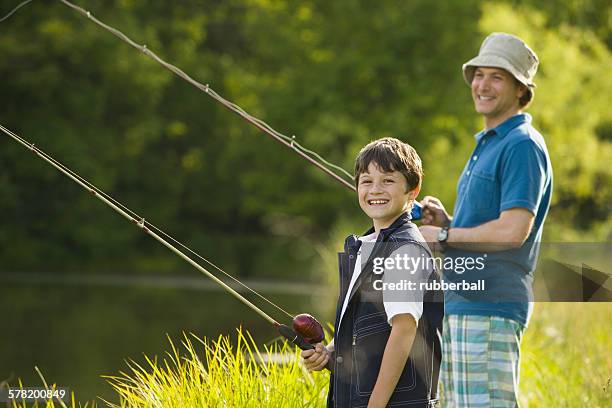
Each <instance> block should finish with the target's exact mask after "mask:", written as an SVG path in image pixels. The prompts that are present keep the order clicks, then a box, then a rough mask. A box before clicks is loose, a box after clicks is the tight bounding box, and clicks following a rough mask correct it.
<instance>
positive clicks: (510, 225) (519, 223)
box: [420, 208, 534, 252]
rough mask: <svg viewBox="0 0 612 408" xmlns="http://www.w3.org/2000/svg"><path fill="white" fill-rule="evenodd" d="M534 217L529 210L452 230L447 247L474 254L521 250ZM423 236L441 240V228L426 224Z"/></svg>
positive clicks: (510, 210) (513, 209) (518, 209)
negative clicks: (474, 225)
mask: <svg viewBox="0 0 612 408" xmlns="http://www.w3.org/2000/svg"><path fill="white" fill-rule="evenodd" d="M533 221H534V215H533V213H532V212H531V211H529V210H527V209H526V208H511V209H509V210H505V211H502V213H501V214H500V216H499V218H498V219H496V220H492V221H489V222H486V223H484V224H481V225H478V226H476V227H472V228H451V229H450V230H449V233H448V239H447V240H446V242H447V244H448V245H449V246H451V247H453V248H459V249H466V250H473V251H489V252H495V251H504V250H508V249H513V248H519V247H520V246H521V245H523V244H524V243H525V240H526V239H527V237H529V233H530V232H531V228H532V227H533ZM420 230H421V234H423V237H424V238H425V240H426V241H427V242H428V243H432V242H433V243H436V242H437V241H438V233H439V232H440V227H435V226H432V225H424V226H422V227H421V228H420Z"/></svg>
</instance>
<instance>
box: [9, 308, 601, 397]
mask: <svg viewBox="0 0 612 408" xmlns="http://www.w3.org/2000/svg"><path fill="white" fill-rule="evenodd" d="M610 345H612V304H609V303H590V304H581V303H540V304H537V305H536V310H535V313H534V316H533V319H532V321H531V323H530V327H529V329H528V330H527V332H526V334H525V337H524V339H523V345H522V364H521V402H522V405H523V407H583V406H585V407H586V406H589V407H600V408H603V407H610V406H612V380H611V378H612V353H610ZM271 353H274V354H275V355H284V356H286V357H287V358H286V360H285V361H284V362H283V363H282V364H278V363H275V362H272V361H267V362H261V361H263V360H264V356H266V355H268V354H271ZM128 367H129V370H128V371H127V372H122V373H120V374H119V375H117V376H112V377H106V378H107V380H108V381H109V383H110V384H111V386H112V387H113V388H114V389H115V391H116V392H117V394H118V400H119V403H118V404H111V403H107V402H105V401H103V402H100V403H99V405H108V406H111V407H164V408H172V407H217V406H225V407H262V406H265V407H323V406H325V399H326V394H327V382H328V378H329V376H328V374H327V373H315V374H314V375H312V374H310V373H308V372H306V371H305V370H304V369H303V367H302V366H301V365H300V364H299V351H297V350H296V349H294V348H291V347H288V346H287V345H286V344H279V343H274V344H272V345H271V346H263V347H258V346H257V345H256V344H255V342H254V341H253V339H252V338H251V337H250V335H249V334H248V333H243V332H242V331H240V330H239V331H238V337H237V339H235V340H234V341H232V340H230V338H229V337H227V336H220V337H219V338H218V339H217V340H215V341H210V340H206V339H204V340H200V339H198V338H196V337H195V336H187V335H186V336H184V338H183V339H182V341H181V344H180V345H179V346H178V347H177V345H176V344H175V343H174V342H173V341H172V340H170V351H169V352H168V353H166V355H165V357H164V358H161V359H157V358H154V359H151V358H146V357H145V361H144V362H143V363H142V364H138V363H136V362H135V361H130V362H128ZM89 404H91V403H89ZM89 404H88V405H87V406H90V407H91V406H92V405H89ZM37 406H38V405H34V407H37ZM67 406H68V407H70V408H76V407H79V406H83V407H85V406H86V405H79V404H78V403H76V402H75V401H74V396H73V401H72V403H71V404H67ZM13 407H14V408H25V404H21V405H20V404H14V405H13ZM40 407H46V408H57V407H59V405H57V404H55V405H54V404H53V403H51V402H49V403H45V404H40Z"/></svg>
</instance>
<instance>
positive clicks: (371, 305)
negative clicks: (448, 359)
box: [327, 214, 444, 408]
mask: <svg viewBox="0 0 612 408" xmlns="http://www.w3.org/2000/svg"><path fill="white" fill-rule="evenodd" d="M372 232H373V231H372V230H371V231H368V232H366V234H364V235H367V234H370V233H372ZM407 242H412V243H416V244H418V245H421V246H422V247H423V248H424V249H425V250H426V251H427V253H429V254H430V251H429V248H428V247H427V244H426V243H425V242H424V241H423V238H422V236H421V234H420V233H419V231H418V228H417V227H416V226H415V225H414V224H413V223H411V222H410V216H409V215H408V214H402V215H401V216H400V217H399V218H398V219H397V220H395V222H394V223H393V224H392V225H391V226H390V227H389V228H386V229H383V230H381V231H380V234H379V236H378V239H377V241H376V244H375V248H374V250H373V251H372V254H371V256H370V259H369V260H368V262H367V263H366V264H364V267H363V269H362V273H361V275H360V277H359V279H358V280H357V282H356V283H355V285H354V286H353V289H352V290H351V294H349V296H351V297H350V300H349V303H348V306H347V309H346V311H345V314H344V317H343V321H342V325H341V327H340V329H339V331H338V332H336V333H335V334H334V345H335V353H334V356H333V358H334V361H333V367H334V370H333V373H332V375H331V378H330V389H329V395H328V401H327V402H328V407H351V408H357V407H366V406H367V404H368V400H369V398H370V395H371V394H372V390H373V388H374V385H375V383H376V379H377V377H378V373H379V371H380V365H381V362H382V357H383V354H384V350H385V346H386V344H387V340H388V338H389V334H390V333H391V326H390V325H389V324H388V323H387V315H386V313H385V309H384V305H383V297H382V291H380V290H374V289H373V286H372V285H373V281H374V280H376V279H379V278H380V276H374V274H373V272H372V259H373V258H374V257H380V256H389V255H390V254H391V253H392V252H393V251H394V250H395V249H397V248H399V247H400V246H401V245H403V244H405V243H407ZM360 245H361V242H360V241H359V240H358V239H357V237H356V236H354V235H351V236H349V237H347V239H346V240H345V243H344V252H343V253H340V254H338V255H339V269H340V296H339V297H338V306H337V309H336V324H335V327H336V328H338V323H339V317H340V312H341V310H342V305H343V302H344V298H345V296H346V295H347V291H348V286H349V283H350V280H351V277H352V274H353V270H354V268H355V261H356V259H357V251H358V250H359V248H360ZM430 280H439V276H438V274H437V273H434V274H432V275H431V277H430ZM443 316H444V303H443V294H442V292H441V291H427V292H425V294H424V302H423V315H422V316H421V318H420V319H419V322H418V328H417V333H416V337H415V340H414V343H413V346H412V350H411V352H410V355H409V357H408V361H407V362H406V366H405V367H404V371H403V372H402V374H401V376H400V379H399V382H398V384H397V385H396V388H395V391H394V393H393V395H392V396H391V399H390V400H389V404H388V406H390V407H410V408H412V407H415V408H416V407H430V406H432V405H431V404H432V403H433V402H435V401H436V400H437V385H438V376H439V369H440V358H441V336H442V318H443Z"/></svg>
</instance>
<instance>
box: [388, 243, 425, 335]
mask: <svg viewBox="0 0 612 408" xmlns="http://www.w3.org/2000/svg"><path fill="white" fill-rule="evenodd" d="M389 258H390V259H392V260H393V262H389V264H392V265H393V268H387V267H385V271H384V274H383V277H382V280H383V284H384V285H385V286H384V287H383V305H384V308H385V313H386V314H387V322H388V323H389V325H392V319H393V317H394V316H396V315H399V314H406V313H407V314H410V315H412V317H414V321H415V323H416V324H417V325H418V322H419V319H420V318H421V315H422V314H423V293H424V290H423V288H422V286H421V283H422V282H427V279H428V278H429V276H430V274H431V272H433V270H434V262H433V258H431V256H430V255H429V254H428V252H427V251H425V249H424V248H422V247H421V246H420V245H418V244H415V243H406V244H405V245H403V246H402V247H400V248H398V249H397V250H395V251H394V252H393V253H392V254H391V255H390V256H389ZM385 266H387V265H385Z"/></svg>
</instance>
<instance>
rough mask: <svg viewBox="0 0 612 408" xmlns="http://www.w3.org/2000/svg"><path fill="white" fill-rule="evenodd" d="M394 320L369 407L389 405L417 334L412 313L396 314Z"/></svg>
mask: <svg viewBox="0 0 612 408" xmlns="http://www.w3.org/2000/svg"><path fill="white" fill-rule="evenodd" d="M392 322H393V326H391V334H390V335H389V340H387V345H386V347H385V352H384V354H383V359H382V363H381V365H380V371H379V373H378V378H377V379H376V385H374V390H373V391H372V395H371V396H370V401H369V403H368V408H375V407H386V406H387V403H388V402H389V398H391V395H392V394H393V391H395V387H396V385H397V382H398V381H399V378H400V375H401V374H402V371H404V367H405V365H406V361H407V360H408V355H409V354H410V350H411V349H412V343H413V342H414V337H415V335H416V322H415V320H414V317H412V315H410V314H407V313H406V314H400V315H396V316H394V317H393V320H392Z"/></svg>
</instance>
